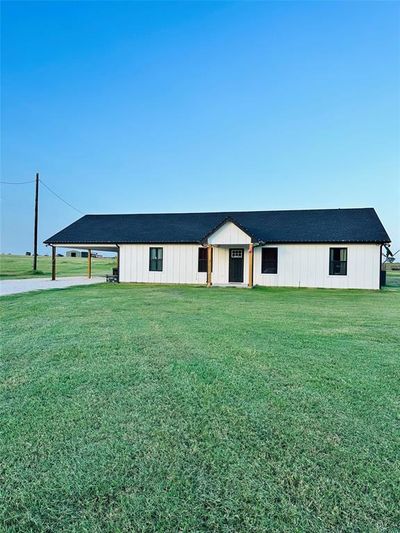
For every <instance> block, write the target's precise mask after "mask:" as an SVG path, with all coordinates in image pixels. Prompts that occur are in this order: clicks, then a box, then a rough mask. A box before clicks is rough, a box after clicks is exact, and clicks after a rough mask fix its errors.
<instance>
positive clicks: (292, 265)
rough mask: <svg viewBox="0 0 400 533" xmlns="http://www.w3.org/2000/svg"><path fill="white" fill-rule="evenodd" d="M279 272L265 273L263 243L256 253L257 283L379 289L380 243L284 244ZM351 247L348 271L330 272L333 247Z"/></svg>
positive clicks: (274, 285) (281, 246) (349, 248)
mask: <svg viewBox="0 0 400 533" xmlns="http://www.w3.org/2000/svg"><path fill="white" fill-rule="evenodd" d="M271 247H273V248H278V273H277V274H262V273H261V256H262V252H261V247H259V248H258V247H256V248H255V253H254V284H255V285H264V286H268V287H321V288H328V289H379V278H380V262H381V249H380V245H379V244H281V245H275V246H274V245H271ZM330 248H347V275H346V276H331V275H329V249H330Z"/></svg>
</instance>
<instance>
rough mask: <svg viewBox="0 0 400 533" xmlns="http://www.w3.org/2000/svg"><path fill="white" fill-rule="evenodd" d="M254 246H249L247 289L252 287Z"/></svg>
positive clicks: (251, 244)
mask: <svg viewBox="0 0 400 533" xmlns="http://www.w3.org/2000/svg"><path fill="white" fill-rule="evenodd" d="M253 270H254V244H253V243H250V244H249V287H253V276H254V274H253Z"/></svg>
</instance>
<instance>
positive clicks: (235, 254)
mask: <svg viewBox="0 0 400 533" xmlns="http://www.w3.org/2000/svg"><path fill="white" fill-rule="evenodd" d="M231 257H233V258H239V259H241V258H242V257H243V250H242V249H238V250H231Z"/></svg>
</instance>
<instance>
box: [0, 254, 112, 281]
mask: <svg viewBox="0 0 400 533" xmlns="http://www.w3.org/2000/svg"><path fill="white" fill-rule="evenodd" d="M56 261H57V262H56V267H57V276H60V277H62V276H86V275H87V268H88V260H87V258H80V257H57V259H56ZM32 264H33V257H29V256H25V255H5V254H1V255H0V279H23V278H33V277H35V278H36V277H39V278H43V277H47V278H48V277H50V276H51V257H44V256H39V257H38V269H37V271H36V272H34V271H33V270H32ZM116 266H117V264H116V259H115V258H113V257H102V258H95V257H93V258H92V275H93V276H105V275H106V274H112V269H113V267H116Z"/></svg>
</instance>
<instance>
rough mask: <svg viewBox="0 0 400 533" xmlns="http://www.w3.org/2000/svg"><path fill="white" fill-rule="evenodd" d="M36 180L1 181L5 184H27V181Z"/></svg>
mask: <svg viewBox="0 0 400 533" xmlns="http://www.w3.org/2000/svg"><path fill="white" fill-rule="evenodd" d="M34 182H35V180H30V181H0V183H2V184H3V185H25V183H34Z"/></svg>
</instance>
